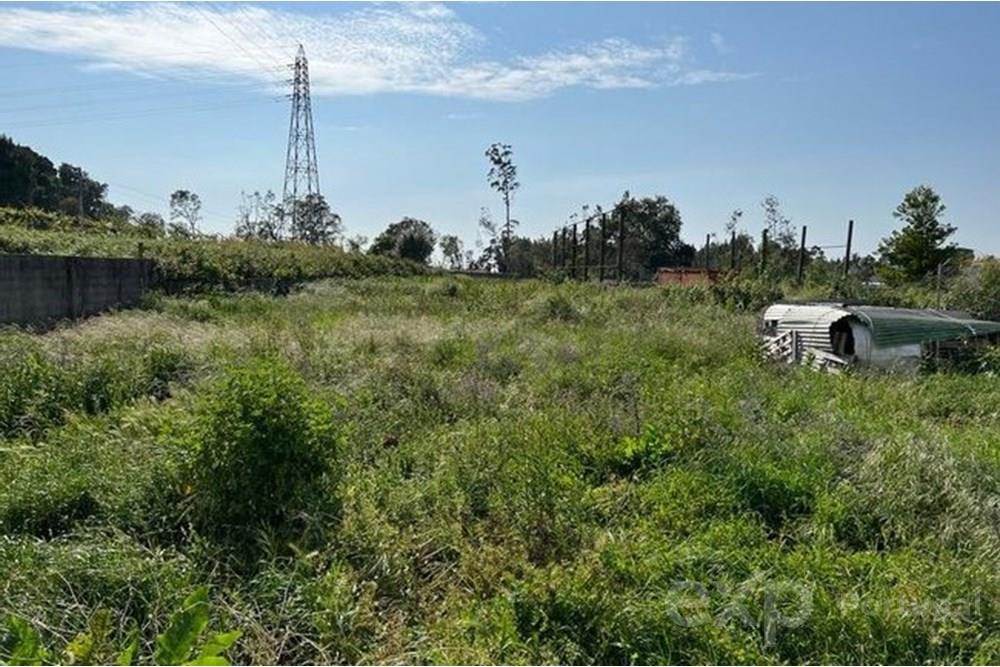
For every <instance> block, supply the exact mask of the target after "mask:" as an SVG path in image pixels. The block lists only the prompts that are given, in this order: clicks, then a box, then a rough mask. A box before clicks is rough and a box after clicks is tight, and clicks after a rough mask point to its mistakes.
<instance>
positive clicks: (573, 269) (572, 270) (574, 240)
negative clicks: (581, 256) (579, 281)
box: [570, 222, 576, 280]
mask: <svg viewBox="0 0 1000 667" xmlns="http://www.w3.org/2000/svg"><path fill="white" fill-rule="evenodd" d="M570 275H571V276H573V280H576V223H575V222H574V223H573V266H572V268H570Z"/></svg>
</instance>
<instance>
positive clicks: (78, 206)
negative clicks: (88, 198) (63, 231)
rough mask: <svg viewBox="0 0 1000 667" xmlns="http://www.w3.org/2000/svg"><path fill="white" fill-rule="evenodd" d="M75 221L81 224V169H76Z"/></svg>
mask: <svg viewBox="0 0 1000 667" xmlns="http://www.w3.org/2000/svg"><path fill="white" fill-rule="evenodd" d="M76 219H77V222H81V223H82V222H83V169H81V168H80V167H77V168H76Z"/></svg>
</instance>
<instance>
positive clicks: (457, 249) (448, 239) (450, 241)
mask: <svg viewBox="0 0 1000 667" xmlns="http://www.w3.org/2000/svg"><path fill="white" fill-rule="evenodd" d="M438 245H439V246H440V248H441V254H442V255H444V259H445V261H446V262H448V268H449V269H451V270H452V271H457V270H459V269H461V268H462V239H460V238H458V237H457V236H455V235H454V234H445V235H444V236H442V237H441V240H440V241H438Z"/></svg>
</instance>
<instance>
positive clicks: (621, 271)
mask: <svg viewBox="0 0 1000 667" xmlns="http://www.w3.org/2000/svg"><path fill="white" fill-rule="evenodd" d="M624 275H625V212H624V211H618V282H621V281H622V278H624Z"/></svg>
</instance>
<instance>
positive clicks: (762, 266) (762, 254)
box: [760, 229, 767, 273]
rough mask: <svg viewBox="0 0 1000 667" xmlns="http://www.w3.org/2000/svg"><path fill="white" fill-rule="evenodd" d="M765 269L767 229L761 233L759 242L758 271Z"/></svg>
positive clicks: (762, 271)
mask: <svg viewBox="0 0 1000 667" xmlns="http://www.w3.org/2000/svg"><path fill="white" fill-rule="evenodd" d="M765 271H767V230H766V229H765V230H764V233H763V234H761V243H760V272H761V273H764V272H765Z"/></svg>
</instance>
